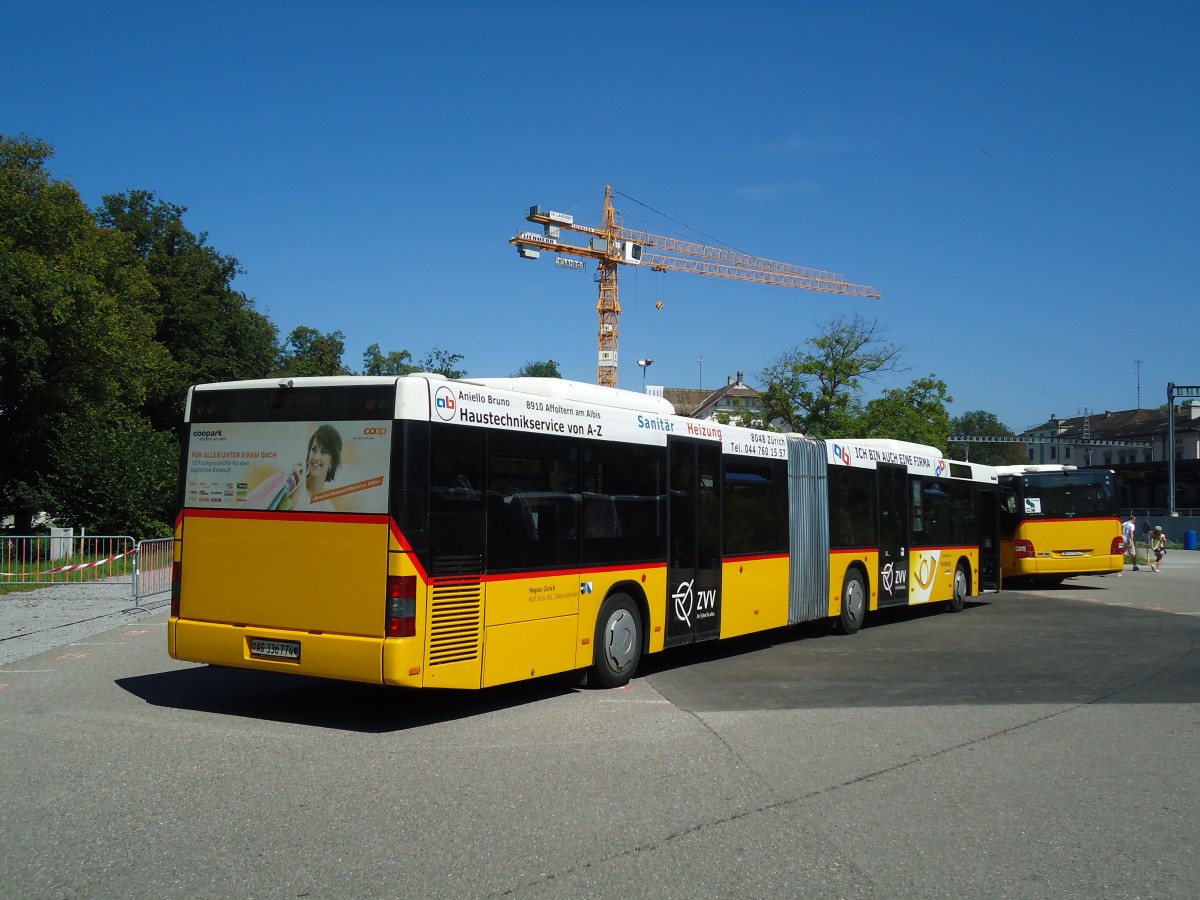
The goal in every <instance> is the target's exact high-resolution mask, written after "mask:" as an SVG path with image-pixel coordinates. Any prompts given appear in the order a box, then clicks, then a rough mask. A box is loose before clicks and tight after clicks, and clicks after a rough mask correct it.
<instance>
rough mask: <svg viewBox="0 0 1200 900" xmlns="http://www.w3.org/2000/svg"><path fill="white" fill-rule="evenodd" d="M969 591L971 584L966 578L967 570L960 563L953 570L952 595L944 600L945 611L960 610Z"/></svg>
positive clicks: (953, 611)
mask: <svg viewBox="0 0 1200 900" xmlns="http://www.w3.org/2000/svg"><path fill="white" fill-rule="evenodd" d="M970 593H971V586H970V582H969V581H968V580H967V570H966V569H965V568H964V567H963V566H962V565H961V564H960V565H959V567H958V568H957V569H955V570H954V596H953V597H951V598H950V599H949V600H947V601H946V612H952V613H956V612H962V611H963V607H964V606H966V603H967V597H968V596H970Z"/></svg>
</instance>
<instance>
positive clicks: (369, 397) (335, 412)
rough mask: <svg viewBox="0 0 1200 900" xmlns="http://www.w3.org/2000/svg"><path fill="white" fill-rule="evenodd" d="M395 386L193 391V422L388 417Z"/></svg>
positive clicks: (338, 419) (337, 420) (341, 420)
mask: <svg viewBox="0 0 1200 900" xmlns="http://www.w3.org/2000/svg"><path fill="white" fill-rule="evenodd" d="M395 396H396V391H395V386H394V385H387V384H372V385H355V386H347V387H337V388H330V387H279V388H276V389H273V390H272V389H269V388H267V389H264V388H243V389H240V390H217V391H205V390H198V391H196V392H195V393H193V394H192V410H191V413H192V414H191V420H190V421H192V422H306V421H313V420H321V421H330V422H344V421H348V420H351V421H352V420H355V419H391V418H392V407H393V405H394V402H395Z"/></svg>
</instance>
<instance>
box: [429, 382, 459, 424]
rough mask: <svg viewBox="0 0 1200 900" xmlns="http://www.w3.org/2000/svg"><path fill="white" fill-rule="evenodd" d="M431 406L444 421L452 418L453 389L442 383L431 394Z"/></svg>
mask: <svg viewBox="0 0 1200 900" xmlns="http://www.w3.org/2000/svg"><path fill="white" fill-rule="evenodd" d="M433 408H434V409H436V410H437V414H438V417H439V418H440V419H442V421H444V422H449V421H450V420H451V419H453V418H454V391H452V390H450V388H448V387H446V386H445V385H443V386H442V387H440V388H438V389H437V391H436V392H435V393H434V395H433Z"/></svg>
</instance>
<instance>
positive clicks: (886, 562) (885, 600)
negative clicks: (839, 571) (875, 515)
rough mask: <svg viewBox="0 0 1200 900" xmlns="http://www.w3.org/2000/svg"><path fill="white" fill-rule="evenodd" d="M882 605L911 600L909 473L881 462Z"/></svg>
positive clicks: (880, 572)
mask: <svg viewBox="0 0 1200 900" xmlns="http://www.w3.org/2000/svg"><path fill="white" fill-rule="evenodd" d="M878 471H879V581H878V584H879V605H880V606H899V605H901V604H905V603H907V602H908V472H907V470H906V469H905V468H904V466H894V465H889V464H887V463H880V464H879V469H878Z"/></svg>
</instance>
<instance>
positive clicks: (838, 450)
mask: <svg viewBox="0 0 1200 900" xmlns="http://www.w3.org/2000/svg"><path fill="white" fill-rule="evenodd" d="M833 455H834V456H836V457H837V458H838V459H840V460H841V461H842V464H843V465H847V466H848V465H850V448H849V447H843V446H842V445H841V444H834V445H833Z"/></svg>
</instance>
